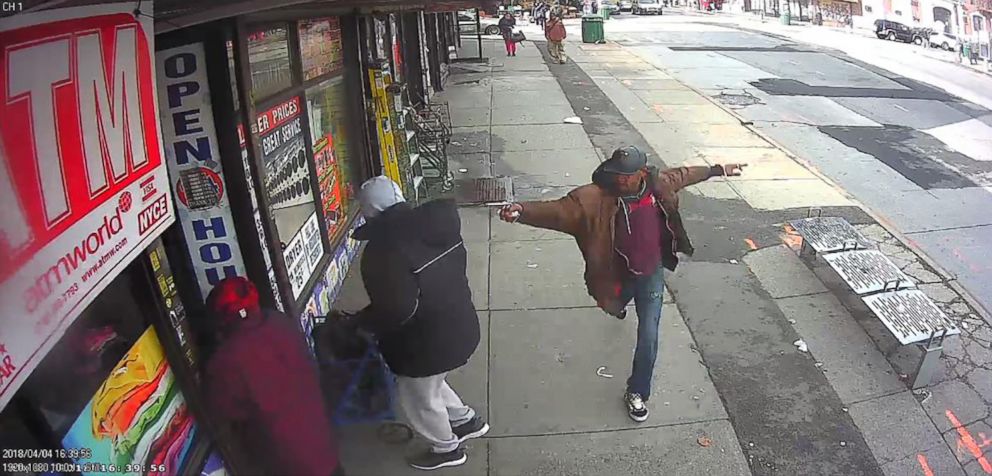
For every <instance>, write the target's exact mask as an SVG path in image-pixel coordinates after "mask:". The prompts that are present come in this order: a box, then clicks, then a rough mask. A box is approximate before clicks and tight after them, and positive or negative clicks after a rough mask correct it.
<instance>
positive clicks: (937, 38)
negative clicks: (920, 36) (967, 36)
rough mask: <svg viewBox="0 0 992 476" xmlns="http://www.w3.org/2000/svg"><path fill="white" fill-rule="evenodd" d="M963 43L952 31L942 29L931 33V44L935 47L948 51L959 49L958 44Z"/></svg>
mask: <svg viewBox="0 0 992 476" xmlns="http://www.w3.org/2000/svg"><path fill="white" fill-rule="evenodd" d="M960 44H961V40H959V39H958V37H957V36H956V35H954V34H952V33H944V32H942V31H935V32H933V33H932V34H931V35H930V46H931V47H933V48H940V49H942V50H947V51H957V50H958V45H960Z"/></svg>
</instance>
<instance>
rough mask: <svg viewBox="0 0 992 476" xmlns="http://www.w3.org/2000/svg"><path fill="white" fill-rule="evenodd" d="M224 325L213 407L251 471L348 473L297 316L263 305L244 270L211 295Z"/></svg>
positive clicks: (208, 385) (212, 368)
mask: <svg viewBox="0 0 992 476" xmlns="http://www.w3.org/2000/svg"><path fill="white" fill-rule="evenodd" d="M206 307H207V310H208V313H209V315H210V317H211V318H212V319H211V327H212V328H213V329H214V331H215V333H216V337H215V339H216V343H217V344H216V346H215V347H214V349H213V352H212V353H211V355H210V357H209V359H208V360H207V364H206V367H205V371H204V379H203V382H204V386H205V389H204V390H205V391H204V395H205V400H206V407H207V410H208V411H209V414H210V415H211V416H212V417H214V418H215V419H216V423H217V424H218V429H219V430H220V431H221V432H222V433H224V434H226V435H228V437H229V438H230V439H231V440H232V441H233V442H234V446H235V449H236V450H237V453H238V454H239V455H240V456H241V458H242V459H241V464H239V465H238V468H239V471H240V472H243V473H245V474H298V475H306V476H328V475H334V476H340V475H343V474H344V471H343V470H342V469H341V467H340V466H339V464H338V461H339V460H338V449H337V446H336V445H335V442H334V437H333V434H332V432H331V420H330V418H329V417H328V415H327V409H326V407H325V404H324V400H323V394H322V393H321V389H320V380H319V378H318V372H317V365H316V363H315V362H314V359H313V357H311V356H310V351H309V349H307V344H306V342H305V341H304V340H303V335H302V334H300V331H299V330H298V328H297V324H296V323H295V322H294V321H293V320H292V319H290V318H289V316H286V315H285V314H282V313H280V312H277V311H271V310H266V309H262V308H261V307H260V305H259V301H258V290H257V289H256V288H255V285H253V284H252V283H251V281H249V280H247V279H245V278H243V277H240V276H239V277H231V278H225V279H223V280H221V281H220V282H219V283H217V285H216V286H214V288H213V290H211V291H210V294H209V295H208V296H207V301H206Z"/></svg>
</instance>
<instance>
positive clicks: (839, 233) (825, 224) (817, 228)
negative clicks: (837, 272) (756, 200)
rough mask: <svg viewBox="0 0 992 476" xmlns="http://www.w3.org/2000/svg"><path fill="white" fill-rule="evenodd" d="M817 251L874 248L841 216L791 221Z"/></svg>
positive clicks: (827, 251)
mask: <svg viewBox="0 0 992 476" xmlns="http://www.w3.org/2000/svg"><path fill="white" fill-rule="evenodd" d="M789 224H790V225H792V228H793V229H795V230H796V232H798V233H799V234H800V235H802V237H803V240H805V241H806V242H807V243H809V245H810V246H811V247H813V249H814V250H816V252H817V253H831V252H834V251H844V250H853V249H858V248H872V247H873V246H872V243H871V242H870V241H868V240H867V239H866V238H865V237H863V236H861V233H858V230H855V229H854V227H853V226H851V224H850V223H848V222H847V220H845V219H843V218H841V217H814V218H803V219H801V220H793V221H791V222H789Z"/></svg>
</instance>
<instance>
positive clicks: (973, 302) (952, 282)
mask: <svg viewBox="0 0 992 476" xmlns="http://www.w3.org/2000/svg"><path fill="white" fill-rule="evenodd" d="M630 52H631V53H632V54H633V55H634V56H637V57H638V58H640V59H641V60H642V61H644V62H645V63H648V64H650V65H651V66H654V67H655V69H659V70H661V69H662V68H659V67H658V66H657V65H656V64H655V63H654V62H652V61H650V60H648V59H647V58H645V57H644V56H641V54H640V53H638V52H637V51H630ZM672 79H675V81H677V82H678V83H679V84H681V85H683V86H685V87H686V88H688V89H690V90H691V91H693V92H694V93H696V94H698V95H700V96H702V97H704V98H706V100H707V101H709V102H710V103H711V104H713V105H715V106H716V107H719V108H720V109H721V110H723V111H725V112H727V113H728V114H730V115H731V116H733V117H734V118H735V119H737V120H738V121H739V122H740V124H741V125H742V126H744V127H745V128H747V130H749V131H751V132H752V133H754V134H755V135H757V136H758V137H760V138H761V139H762V140H764V141H765V142H767V143H768V144H770V145H771V146H772V147H774V148H776V149H779V150H780V151H782V152H783V153H785V155H786V156H788V157H789V158H790V159H792V160H793V161H795V162H796V163H797V164H799V165H801V166H802V167H803V168H805V169H806V170H808V171H809V172H810V173H812V174H813V175H814V176H816V177H817V178H819V179H820V180H822V181H824V182H825V183H827V184H828V185H830V186H831V187H833V188H835V189H837V191H838V192H840V193H841V195H843V196H844V197H846V198H848V199H849V200H851V202H853V203H854V205H855V206H857V207H858V208H860V209H861V210H862V211H864V212H865V214H867V215H868V216H869V217H871V219H872V220H875V222H876V223H878V224H879V225H880V226H881V227H882V228H884V229H885V231H887V232H888V233H889V234H891V235H892V236H893V237H895V239H897V240H899V242H900V243H902V245H903V246H905V247H906V248H907V249H909V250H910V251H912V252H913V253H914V254H915V255H916V256H918V257H920V259H921V260H923V262H925V263H926V264H927V265H928V266H930V267H931V268H932V269H933V270H934V271H936V272H937V274H938V275H940V277H941V278H942V279H943V281H944V283H945V284H947V285H948V286H950V287H951V289H953V290H954V291H955V292H957V293H958V294H959V295H960V296H961V297H962V298H963V299H964V300H965V302H967V303H968V305H969V306H971V308H972V309H974V310H975V312H976V313H977V314H978V315H979V316H981V317H982V319H984V320H985V322H987V323H989V324H992V312H990V311H989V309H986V308H985V306H983V305H982V304H981V303H979V302H978V300H977V299H976V298H975V296H974V295H972V293H971V292H970V291H968V290H967V289H965V288H964V287H963V286H962V285H961V283H959V282H958V280H957V277H955V276H954V275H953V274H951V273H950V272H949V271H947V270H946V269H944V267H943V266H941V265H940V264H938V263H937V262H936V260H934V259H933V258H931V257H930V255H928V254H927V253H925V252H924V251H923V250H922V249H920V247H919V246H917V245H916V242H914V241H913V240H911V239H910V238H908V237H907V236H906V235H905V234H903V233H902V232H900V231H899V230H897V229H896V228H895V226H893V225H892V224H891V223H889V221H888V220H886V219H885V218H882V217H881V216H879V215H878V214H877V213H876V212H875V211H874V210H872V209H870V208H868V207H866V206H865V205H864V204H862V203H861V201H859V200H857V199H856V198H854V197H853V196H851V194H849V193H848V192H847V190H844V188H843V187H841V186H839V185H838V184H837V183H836V182H834V181H833V180H832V179H830V178H829V177H827V176H825V175H824V174H823V173H821V172H820V171H819V170H818V169H817V168H816V167H815V166H813V165H812V164H810V163H809V162H808V161H807V160H805V159H802V158H800V157H798V156H796V155H795V154H794V153H792V151H791V150H789V149H788V148H786V147H785V146H783V145H782V144H779V143H778V142H777V141H776V140H775V139H772V138H771V137H769V136H768V135H767V134H765V133H764V132H762V131H761V130H759V129H757V128H755V127H754V125H753V124H752V122H751V121H749V120H747V119H745V118H744V117H742V116H741V115H740V114H738V113H737V112H736V111H734V110H733V109H730V108H729V107H727V106H726V105H725V104H723V103H721V102H719V101H716V100H714V99H713V98H712V97H710V96H709V95H707V94H705V93H703V92H702V91H700V90H698V89H696V88H694V87H692V86H690V85H688V84H685V83H684V82H682V81H680V80H678V79H676V78H672Z"/></svg>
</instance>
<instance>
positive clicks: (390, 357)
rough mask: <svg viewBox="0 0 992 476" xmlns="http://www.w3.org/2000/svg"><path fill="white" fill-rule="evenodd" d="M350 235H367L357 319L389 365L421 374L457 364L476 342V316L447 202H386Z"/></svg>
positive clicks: (453, 212) (456, 224)
mask: <svg viewBox="0 0 992 476" xmlns="http://www.w3.org/2000/svg"><path fill="white" fill-rule="evenodd" d="M354 238H355V239H356V240H362V241H368V244H367V245H366V247H365V251H364V252H363V253H362V264H361V266H362V279H363V281H364V283H365V289H366V291H367V292H368V295H369V298H370V300H371V302H372V303H371V304H370V305H369V306H368V307H366V308H365V309H363V310H362V314H361V316H360V317H359V322H360V323H361V324H360V325H362V326H363V327H365V328H366V329H369V330H370V331H372V332H374V333H376V335H377V336H378V338H379V349H380V350H381V351H382V355H383V357H385V359H386V363H387V364H389V367H390V368H391V369H392V371H393V372H394V373H396V374H397V375H402V376H406V377H427V376H430V375H437V374H440V373H442V372H448V371H450V370H454V369H456V368H458V367H461V366H462V365H465V363H466V362H468V359H469V357H471V356H472V354H473V353H474V352H475V349H476V347H478V346H479V316H478V314H476V312H475V306H474V305H473V304H472V290H471V289H469V285H468V278H467V277H466V275H465V267H466V261H467V252H466V250H465V245H464V243H463V242H462V236H461V219H460V218H459V216H458V208H457V207H456V206H455V202H454V201H451V200H438V201H434V202H429V203H426V204H424V205H421V206H419V207H417V208H411V207H410V205H408V204H406V203H400V204H398V205H394V206H393V207H390V208H389V209H387V210H386V211H384V212H382V214H380V215H379V216H377V217H375V218H373V219H371V220H369V222H368V223H366V224H365V225H364V226H362V227H361V228H359V229H357V230H355V233H354Z"/></svg>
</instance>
